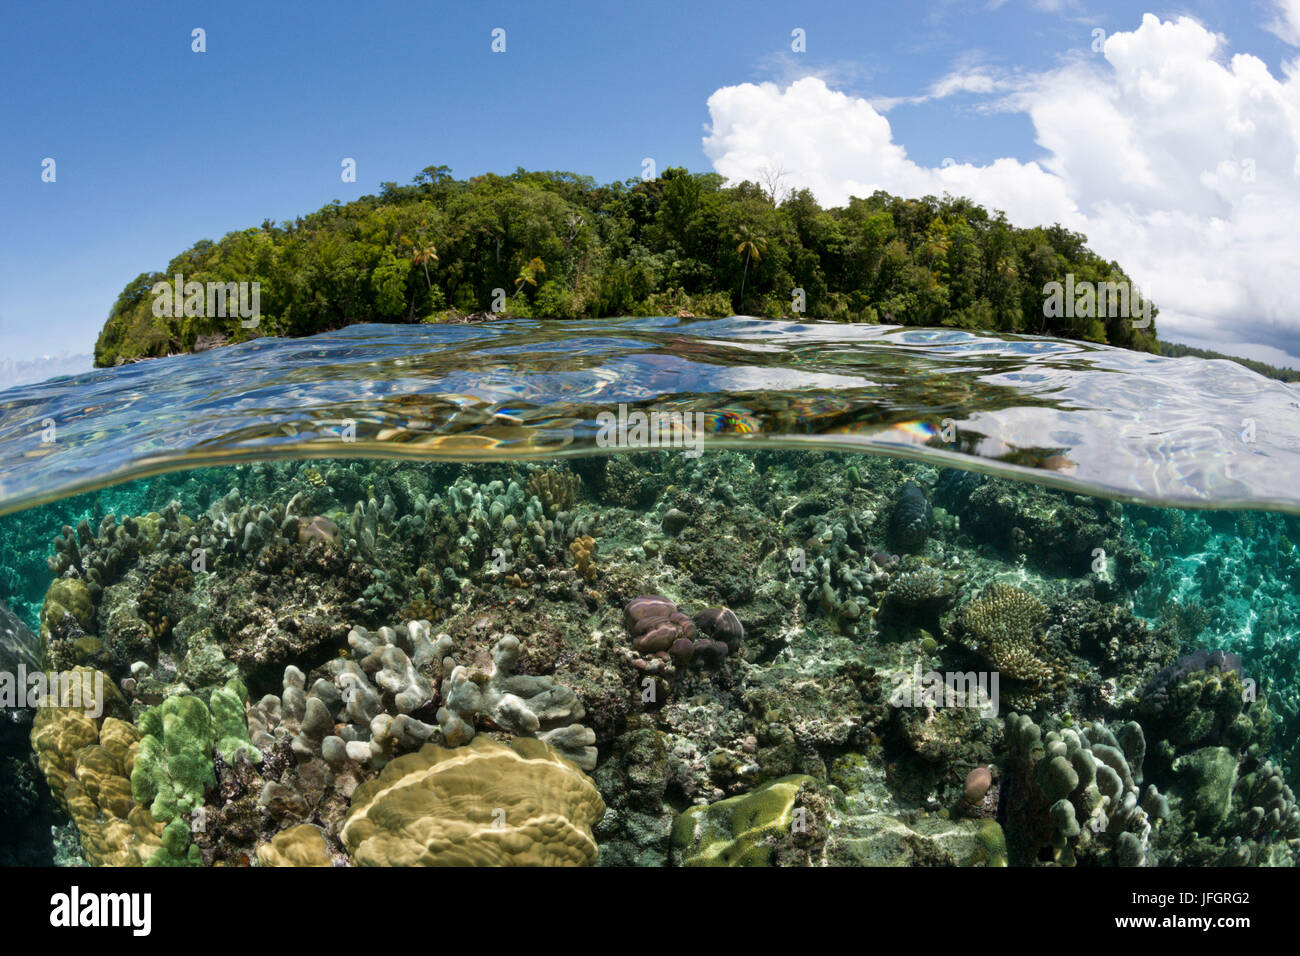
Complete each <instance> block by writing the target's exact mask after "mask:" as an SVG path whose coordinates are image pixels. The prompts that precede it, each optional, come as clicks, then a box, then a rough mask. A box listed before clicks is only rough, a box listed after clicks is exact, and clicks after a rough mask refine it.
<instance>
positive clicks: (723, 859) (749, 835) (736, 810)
mask: <svg viewBox="0 0 1300 956" xmlns="http://www.w3.org/2000/svg"><path fill="white" fill-rule="evenodd" d="M805 784H815V781H814V780H813V778H812V777H809V776H806V775H803V774H792V775H790V776H788V777H782V778H781V779H779V780H773V781H772V782H771V783H767V784H764V785H763V786H761V787H759V788H758V789H757V790H754V791H752V792H750V793H746V794H742V795H741V796H738V797H731V798H729V799H727V800H720V801H719V802H717V803H711V804H709V805H708V806H703V807H691V808H690V809H688V810H686V811H684V812H683V813H682V814H681V815H679V816H678V817H677V819H676V820H675V821H674V822H673V829H672V843H673V847H674V849H675V850H676V851H677V855H678V858H679V860H680V862H681V863H682V864H683V865H684V866H771V865H772V862H773V859H772V858H773V850H774V848H775V847H774V844H775V843H776V842H777V841H780V840H783V839H784V838H786V837H788V836H789V835H790V834H791V833H792V832H794V831H795V830H796V829H798V823H799V822H800V821H799V816H798V815H797V811H798V810H799V793H800V791H801V789H802V788H803V787H804V785H805ZM803 822H804V823H805V825H806V824H807V821H806V820H804V821H803Z"/></svg>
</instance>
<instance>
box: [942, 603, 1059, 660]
mask: <svg viewBox="0 0 1300 956" xmlns="http://www.w3.org/2000/svg"><path fill="white" fill-rule="evenodd" d="M1046 619H1047V608H1045V607H1044V606H1043V604H1042V602H1041V601H1039V600H1038V598H1036V597H1034V596H1033V595H1032V594H1030V593H1029V592H1027V591H1022V590H1021V589H1020V588H1017V587H1012V586H1010V585H1007V584H1001V583H995V584H991V585H989V587H987V588H985V590H984V593H983V594H981V595H980V596H979V597H978V598H975V599H974V600H972V601H968V602H967V603H966V604H965V605H963V607H962V609H961V625H962V629H963V630H964V633H965V634H966V635H969V636H970V637H972V638H973V640H974V644H975V649H976V650H978V651H979V652H980V653H981V654H983V655H984V656H985V657H986V658H988V659H989V661H990V662H991V663H992V664H993V665H994V666H995V667H996V668H997V669H998V671H999V672H1000V673H1001V674H1002V675H1004V676H1006V677H1010V678H1013V679H1015V680H1025V681H1034V682H1045V681H1050V680H1052V679H1054V678H1055V677H1056V676H1057V670H1056V668H1054V667H1053V666H1052V665H1051V664H1049V663H1048V662H1046V661H1044V660H1043V651H1042V644H1041V641H1040V640H1039V634H1038V630H1039V628H1040V627H1041V626H1042V624H1043V622H1044V621H1045V620H1046Z"/></svg>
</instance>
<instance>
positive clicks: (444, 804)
mask: <svg viewBox="0 0 1300 956" xmlns="http://www.w3.org/2000/svg"><path fill="white" fill-rule="evenodd" d="M604 813H605V804H604V801H602V800H601V798H600V794H599V792H597V790H596V786H595V784H593V783H592V782H591V779H590V778H589V777H588V776H587V775H586V774H585V773H583V772H582V771H581V770H579V769H578V768H577V766H575V765H574V764H573V763H571V762H570V761H568V760H566V759H565V758H563V757H561V756H560V755H559V754H558V753H556V752H555V751H554V750H553V749H552V748H551V747H549V746H547V745H546V744H544V743H542V742H541V741H539V740H534V739H532V738H529V737H520V738H515V739H513V740H511V741H510V743H509V744H503V743H499V742H497V741H494V740H490V739H488V738H487V737H482V736H479V737H475V738H474V740H473V742H471V743H470V744H469V745H468V746H465V747H460V748H457V749H455V750H447V749H445V748H442V747H438V746H435V745H433V744H426V745H425V746H424V747H423V748H421V749H420V751H419V752H418V753H413V754H407V755H406V756H404V757H398V758H397V759H396V760H394V761H392V762H391V763H389V764H388V765H387V766H386V767H384V770H383V772H382V773H381V774H380V775H379V776H378V777H377V778H376V779H374V780H371V781H370V782H368V783H365V784H362V785H361V786H360V787H358V788H357V790H356V793H354V794H353V797H352V806H351V808H350V809H349V810H348V816H347V819H346V821H345V822H344V824H343V827H342V830H341V831H340V834H339V836H340V838H341V839H342V841H343V844H344V846H346V847H347V850H348V855H349V856H350V857H351V859H352V862H353V863H354V864H355V865H358V866H583V865H590V864H592V863H594V862H595V861H596V852H597V847H596V840H595V837H593V836H592V833H591V828H592V826H593V825H594V824H595V823H596V822H597V821H598V820H600V818H601V817H602V816H603V815H604Z"/></svg>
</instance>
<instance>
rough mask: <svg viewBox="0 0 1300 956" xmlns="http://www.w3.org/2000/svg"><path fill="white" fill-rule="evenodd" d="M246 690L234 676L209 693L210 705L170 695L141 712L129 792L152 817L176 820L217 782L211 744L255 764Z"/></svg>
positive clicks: (230, 758) (199, 803) (200, 801)
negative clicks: (160, 702) (246, 709)
mask: <svg viewBox="0 0 1300 956" xmlns="http://www.w3.org/2000/svg"><path fill="white" fill-rule="evenodd" d="M246 697H247V692H246V691H245V690H244V685H243V684H241V683H240V682H239V681H238V680H233V679H232V680H231V681H229V682H228V683H227V684H226V686H225V687H219V688H217V689H216V690H214V691H213V692H212V696H211V698H210V699H211V701H212V707H211V709H209V707H208V706H207V705H206V704H204V703H203V701H202V700H201V699H200V698H198V697H190V696H184V697H169V698H168V699H167V700H165V701H163V702H162V704H160V705H159V706H157V707H151V708H149V709H148V710H146V711H145V712H144V713H143V714H141V715H140V720H139V728H140V734H141V739H140V752H139V754H137V756H136V758H135V766H134V768H133V769H132V771H131V794H132V796H133V797H135V801H136V803H140V804H146V805H148V807H149V812H150V814H152V815H153V818H154V819H155V820H159V821H162V822H166V821H170V820H174V819H175V818H176V817H178V816H179V815H180V814H183V813H191V812H193V811H194V810H196V809H198V808H199V807H201V806H203V795H204V792H205V791H206V790H207V788H208V787H214V786H216V783H217V780H216V775H215V773H214V770H213V766H212V752H213V748H214V746H215V749H216V751H217V752H218V753H220V754H221V757H222V759H223V760H225V761H227V762H231V761H233V760H234V759H235V757H236V756H237V755H238V754H239V753H243V754H245V755H246V756H247V757H248V758H249V759H250V760H252V761H253V762H254V763H256V762H259V761H260V760H261V759H262V755H261V753H260V752H259V751H258V750H257V748H256V747H254V746H253V745H252V744H251V743H250V742H249V740H248V723H247V721H246V720H245V718H244V700H245V698H246Z"/></svg>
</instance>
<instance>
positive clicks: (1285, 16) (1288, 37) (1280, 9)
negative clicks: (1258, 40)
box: [1268, 0, 1300, 46]
mask: <svg viewBox="0 0 1300 956" xmlns="http://www.w3.org/2000/svg"><path fill="white" fill-rule="evenodd" d="M1275 7H1276V12H1275V13H1274V16H1273V19H1272V21H1270V22H1269V24H1268V30H1269V32H1270V33H1272V34H1274V35H1276V36H1277V37H1278V38H1279V39H1281V40H1282V41H1283V42H1284V43H1289V44H1291V45H1292V46H1300V0H1277V2H1276V3H1275Z"/></svg>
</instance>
